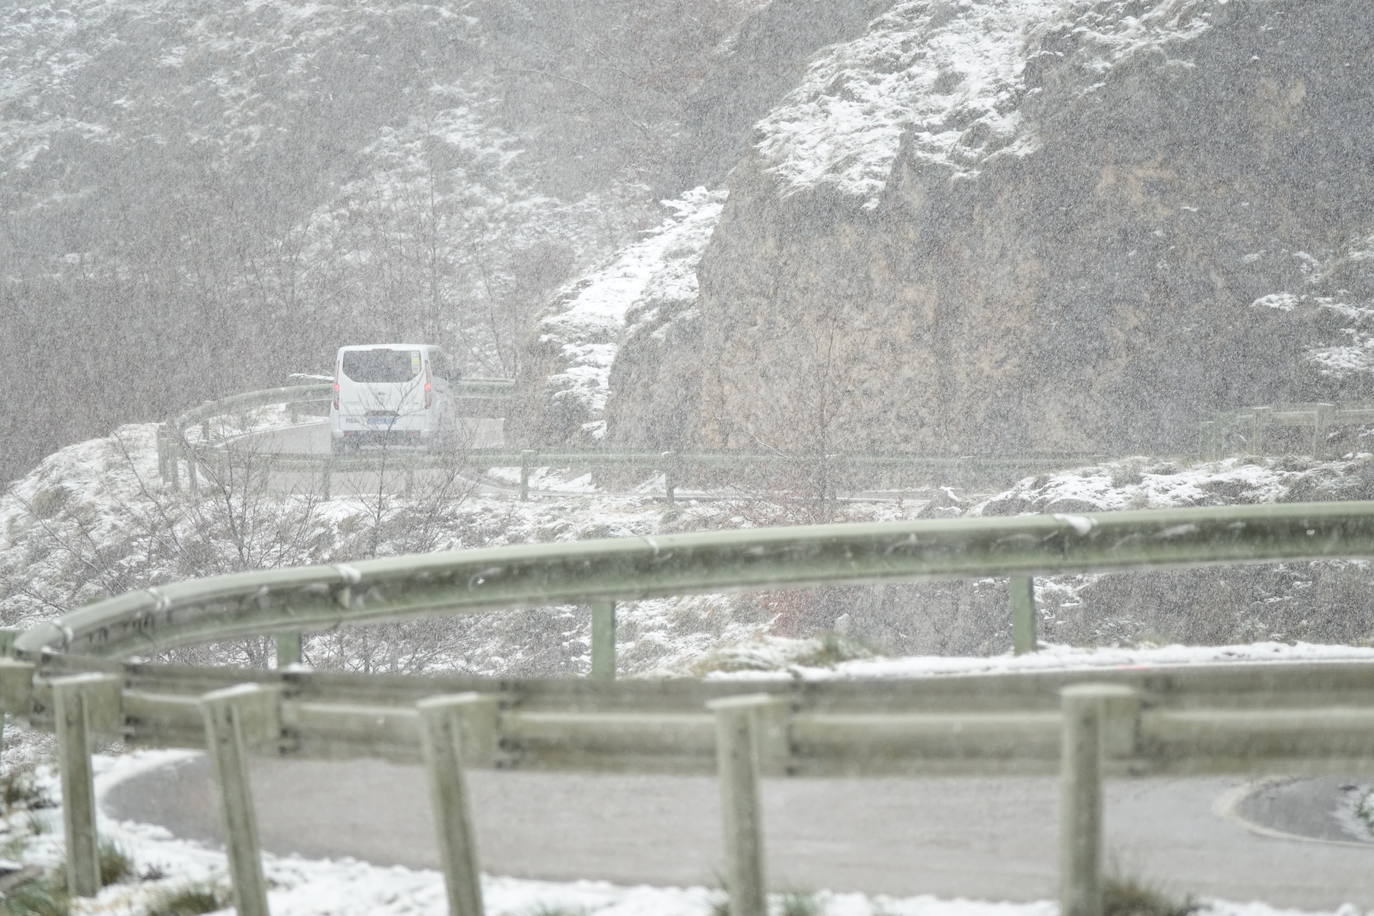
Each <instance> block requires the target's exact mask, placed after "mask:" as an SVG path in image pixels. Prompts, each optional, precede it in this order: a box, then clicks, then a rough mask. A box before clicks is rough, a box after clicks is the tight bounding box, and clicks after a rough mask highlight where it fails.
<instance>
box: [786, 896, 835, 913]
mask: <svg viewBox="0 0 1374 916" xmlns="http://www.w3.org/2000/svg"><path fill="white" fill-rule="evenodd" d="M824 912H825V907H824V905H822V903H821V898H820V897H819V896H817V895H816V894H808V893H804V892H802V891H788V892H787V893H785V894H783V895H782V916H822V914H823V913H824Z"/></svg>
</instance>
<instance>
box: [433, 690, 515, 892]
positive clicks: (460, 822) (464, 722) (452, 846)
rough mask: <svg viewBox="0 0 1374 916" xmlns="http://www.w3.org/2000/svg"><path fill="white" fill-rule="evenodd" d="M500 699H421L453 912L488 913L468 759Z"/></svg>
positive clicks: (489, 726)
mask: <svg viewBox="0 0 1374 916" xmlns="http://www.w3.org/2000/svg"><path fill="white" fill-rule="evenodd" d="M495 704H496V699H495V698H494V697H490V696H483V695H481V694H476V693H464V694H458V695H457V696H446V697H429V698H428V699H424V700H421V701H420V702H419V703H417V704H416V708H417V709H418V710H419V711H420V719H421V721H422V722H423V724H424V728H423V730H422V732H421V741H422V744H423V750H424V757H425V766H426V768H427V769H428V770H429V789H430V807H431V808H432V810H433V812H434V826H435V830H436V832H437V834H438V840H439V852H440V855H441V856H442V858H443V865H444V886H445V888H446V889H447V891H448V910H449V913H450V914H451V916H482V914H483V913H484V912H485V911H484V909H483V905H482V872H481V867H480V864H479V859H478V855H477V838H476V834H475V833H474V832H473V829H472V806H471V800H470V798H469V797H468V791H467V781H466V779H465V778H464V776H463V765H464V762H465V757H467V756H468V755H469V753H470V748H469V745H470V744H472V743H477V742H478V741H480V740H481V739H480V737H478V736H479V733H481V732H485V733H486V736H487V740H488V743H489V742H490V740H491V739H492V736H493V735H494V733H495V728H494V725H495V721H494V718H495V711H496V706H495ZM484 724H485V725H486V726H487V727H486V728H485V729H483V728H482V725H484Z"/></svg>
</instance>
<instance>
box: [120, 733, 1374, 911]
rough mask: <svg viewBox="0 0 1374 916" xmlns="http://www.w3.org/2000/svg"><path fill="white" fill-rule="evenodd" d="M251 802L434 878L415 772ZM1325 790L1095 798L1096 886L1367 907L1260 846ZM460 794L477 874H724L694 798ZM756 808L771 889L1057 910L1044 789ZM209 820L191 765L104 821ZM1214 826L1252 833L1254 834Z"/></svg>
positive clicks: (1014, 785) (889, 786)
mask: <svg viewBox="0 0 1374 916" xmlns="http://www.w3.org/2000/svg"><path fill="white" fill-rule="evenodd" d="M253 783H254V792H255V797H256V800H257V809H258V819H259V828H260V833H261V838H262V843H263V847H264V848H265V849H266V850H268V851H270V852H275V853H281V854H289V853H299V854H301V855H305V856H309V857H341V856H352V857H355V858H359V859H362V860H365V861H370V862H374V863H377V864H381V865H388V864H400V865H407V866H412V867H436V866H437V864H438V860H437V856H436V852H435V845H434V842H433V834H432V822H431V819H430V815H429V812H428V797H427V794H426V791H427V790H426V785H425V782H424V778H423V773H422V772H421V771H420V770H419V769H418V768H416V767H411V766H401V765H396V764H389V763H382V762H378V761H370V760H358V761H343V762H337V761H331V762H318V761H296V760H276V759H273V760H261V761H257V762H256V763H255V768H254V772H253ZM1339 784H1341V781H1339V780H1328V781H1326V782H1325V783H1323V782H1321V781H1289V782H1287V783H1282V782H1280V783H1261V784H1257V785H1255V786H1251V787H1248V788H1250V789H1252V790H1258V791H1259V792H1260V793H1261V795H1263V793H1264V791H1265V788H1266V787H1273V786H1278V785H1287V786H1289V790H1288V792H1287V801H1285V799H1284V798H1279V797H1277V796H1275V795H1274V794H1273V793H1270V794H1269V795H1268V796H1265V797H1264V801H1263V803H1260V804H1258V806H1256V805H1255V804H1250V799H1244V798H1242V796H1244V795H1245V794H1246V789H1247V785H1246V783H1245V781H1244V780H1242V779H1228V778H1199V779H1174V778H1167V779H1166V778H1148V779H1133V780H1119V781H1112V782H1110V783H1109V784H1108V794H1107V807H1106V811H1107V814H1106V819H1107V823H1106V831H1107V842H1106V848H1107V858H1108V862H1109V868H1110V869H1111V870H1113V871H1114V872H1116V873H1118V874H1121V875H1123V876H1128V877H1133V878H1136V879H1140V880H1143V881H1145V882H1146V883H1148V884H1150V885H1152V886H1155V887H1158V888H1160V889H1163V890H1165V891H1168V892H1171V893H1174V894H1177V895H1179V896H1183V895H1188V894H1192V895H1206V896H1217V897H1223V898H1226V899H1230V900H1237V901H1250V900H1262V901H1265V902H1268V903H1270V904H1272V905H1276V906H1287V907H1301V908H1306V909H1314V908H1320V909H1332V908H1335V907H1337V906H1339V905H1340V904H1342V903H1353V904H1355V905H1356V906H1359V907H1362V908H1366V909H1367V908H1371V907H1374V877H1371V876H1374V845H1370V844H1363V845H1362V844H1357V843H1353V842H1320V841H1312V840H1306V839H1300V838H1296V837H1292V836H1283V835H1280V834H1285V833H1288V832H1289V830H1288V828H1295V831H1294V832H1301V831H1303V830H1306V829H1308V827H1309V826H1310V824H1308V823H1307V822H1308V821H1310V820H1311V819H1312V818H1313V817H1314V814H1313V812H1314V811H1331V810H1334V808H1335V807H1337V806H1336V802H1337V798H1336V795H1335V794H1333V793H1337V792H1338V787H1339ZM1295 787H1305V788H1295ZM469 788H470V791H471V793H472V796H473V799H474V806H475V810H476V825H477V826H476V829H477V834H478V844H479V849H480V851H481V860H482V866H483V870H484V871H487V872H489V873H494V874H504V875H513V876H519V877H530V878H543V879H550V880H572V879H587V878H590V879H604V880H609V881H614V882H618V883H628V884H637V883H646V882H647V883H652V884H665V885H700V884H705V885H718V884H719V883H720V877H719V876H720V875H721V874H723V873H724V868H723V861H722V857H721V843H720V838H719V834H720V832H721V831H720V825H719V805H718V799H717V789H716V784H715V783H714V781H712V780H711V779H708V778H704V777H702V778H696V777H658V776H646V775H585V774H545V773H508V772H490V771H473V772H471V773H470V774H469ZM1284 794H1285V793H1282V792H1280V793H1278V795H1284ZM1252 798H1253V796H1252ZM1238 799H1240V801H1239V804H1238V805H1237V804H1235V803H1236V801H1237V800H1238ZM764 804H765V815H764V823H765V829H766V849H767V855H768V872H769V884H770V886H771V887H772V888H773V889H775V890H806V889H816V888H829V889H833V890H854V891H864V892H867V893H886V894H895V895H903V896H906V895H916V894H935V895H938V896H941V897H970V898H975V899H989V900H1022V901H1024V900H1037V899H1053V898H1054V897H1055V896H1056V894H1057V885H1056V875H1057V870H1058V868H1057V861H1056V858H1057V849H1058V837H1057V827H1056V821H1057V807H1058V786H1057V783H1056V781H1055V780H1054V779H1052V778H991V777H989V778H940V779H930V780H910V779H873V780H776V781H766V782H765V784H764ZM216 805H217V802H216V798H215V796H214V794H213V789H212V785H211V782H210V779H209V775H208V764H207V762H206V761H205V759H204V758H203V757H195V758H193V759H191V760H189V761H188V762H186V763H184V764H182V765H179V766H176V767H173V768H168V769H164V770H161V771H154V772H151V773H147V774H144V775H141V776H138V777H135V778H132V779H130V780H127V781H126V782H124V783H122V784H120V785H118V786H116V787H114V788H113V790H111V792H109V793H108V794H107V796H106V814H107V815H108V816H111V817H114V818H118V819H121V820H139V821H143V822H147V823H153V824H160V825H162V826H164V827H166V828H167V829H169V830H170V831H171V832H172V833H173V834H175V835H176V836H179V837H183V838H188V839H197V840H203V841H207V842H212V843H213V842H217V839H218V837H219V830H218V826H217V821H216V818H217V816H218V815H217V810H218V809H217V807H216ZM1247 805H1248V806H1249V807H1247ZM1232 808H1236V809H1237V812H1238V813H1239V814H1241V815H1242V816H1243V817H1252V818H1253V817H1260V818H1264V819H1266V821H1267V823H1265V824H1263V825H1260V827H1259V829H1256V827H1254V826H1251V825H1250V824H1247V823H1246V822H1245V821H1244V820H1243V819H1242V817H1237V816H1236V814H1233V813H1231V809H1232ZM1328 819H1329V818H1328ZM1316 820H1317V822H1318V823H1319V824H1320V828H1321V829H1323V830H1324V829H1328V828H1330V829H1336V828H1335V827H1333V826H1332V825H1331V824H1328V823H1326V822H1325V821H1323V820H1322V818H1321V817H1317V818H1316ZM1335 835H1339V831H1338V833H1337V834H1333V836H1335ZM1347 837H1348V834H1347Z"/></svg>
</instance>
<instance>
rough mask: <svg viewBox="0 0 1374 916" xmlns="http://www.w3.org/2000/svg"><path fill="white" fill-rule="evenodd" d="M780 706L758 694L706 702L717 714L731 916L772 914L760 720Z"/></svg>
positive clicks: (727, 886) (718, 758)
mask: <svg viewBox="0 0 1374 916" xmlns="http://www.w3.org/2000/svg"><path fill="white" fill-rule="evenodd" d="M777 702H778V700H777V698H776V697H773V696H769V695H768V694H754V695H748V696H739V697H726V698H724V699H720V700H712V701H711V702H709V703H707V704H706V708H707V709H709V710H711V711H712V712H713V713H715V715H716V767H717V770H718V776H719V779H720V803H721V814H722V817H723V822H724V826H725V855H726V858H727V859H728V861H727V863H726V891H727V893H729V895H730V916H768V885H767V882H766V880H765V878H764V867H763V817H762V812H761V811H760V809H759V750H760V748H759V743H760V737H759V730H760V722H759V718H760V715H761V713H762V712H763V711H764V710H765V709H768V708H770V707H773V706H776V705H777Z"/></svg>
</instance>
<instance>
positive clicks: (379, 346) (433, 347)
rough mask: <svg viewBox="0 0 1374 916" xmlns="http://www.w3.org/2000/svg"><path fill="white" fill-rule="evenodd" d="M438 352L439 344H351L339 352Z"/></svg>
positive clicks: (340, 348) (341, 348)
mask: <svg viewBox="0 0 1374 916" xmlns="http://www.w3.org/2000/svg"><path fill="white" fill-rule="evenodd" d="M379 349H381V350H438V349H440V347H439V345H438V344H422V343H374V344H349V345H348V346H346V347H339V352H340V353H343V352H345V351H347V350H379Z"/></svg>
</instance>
